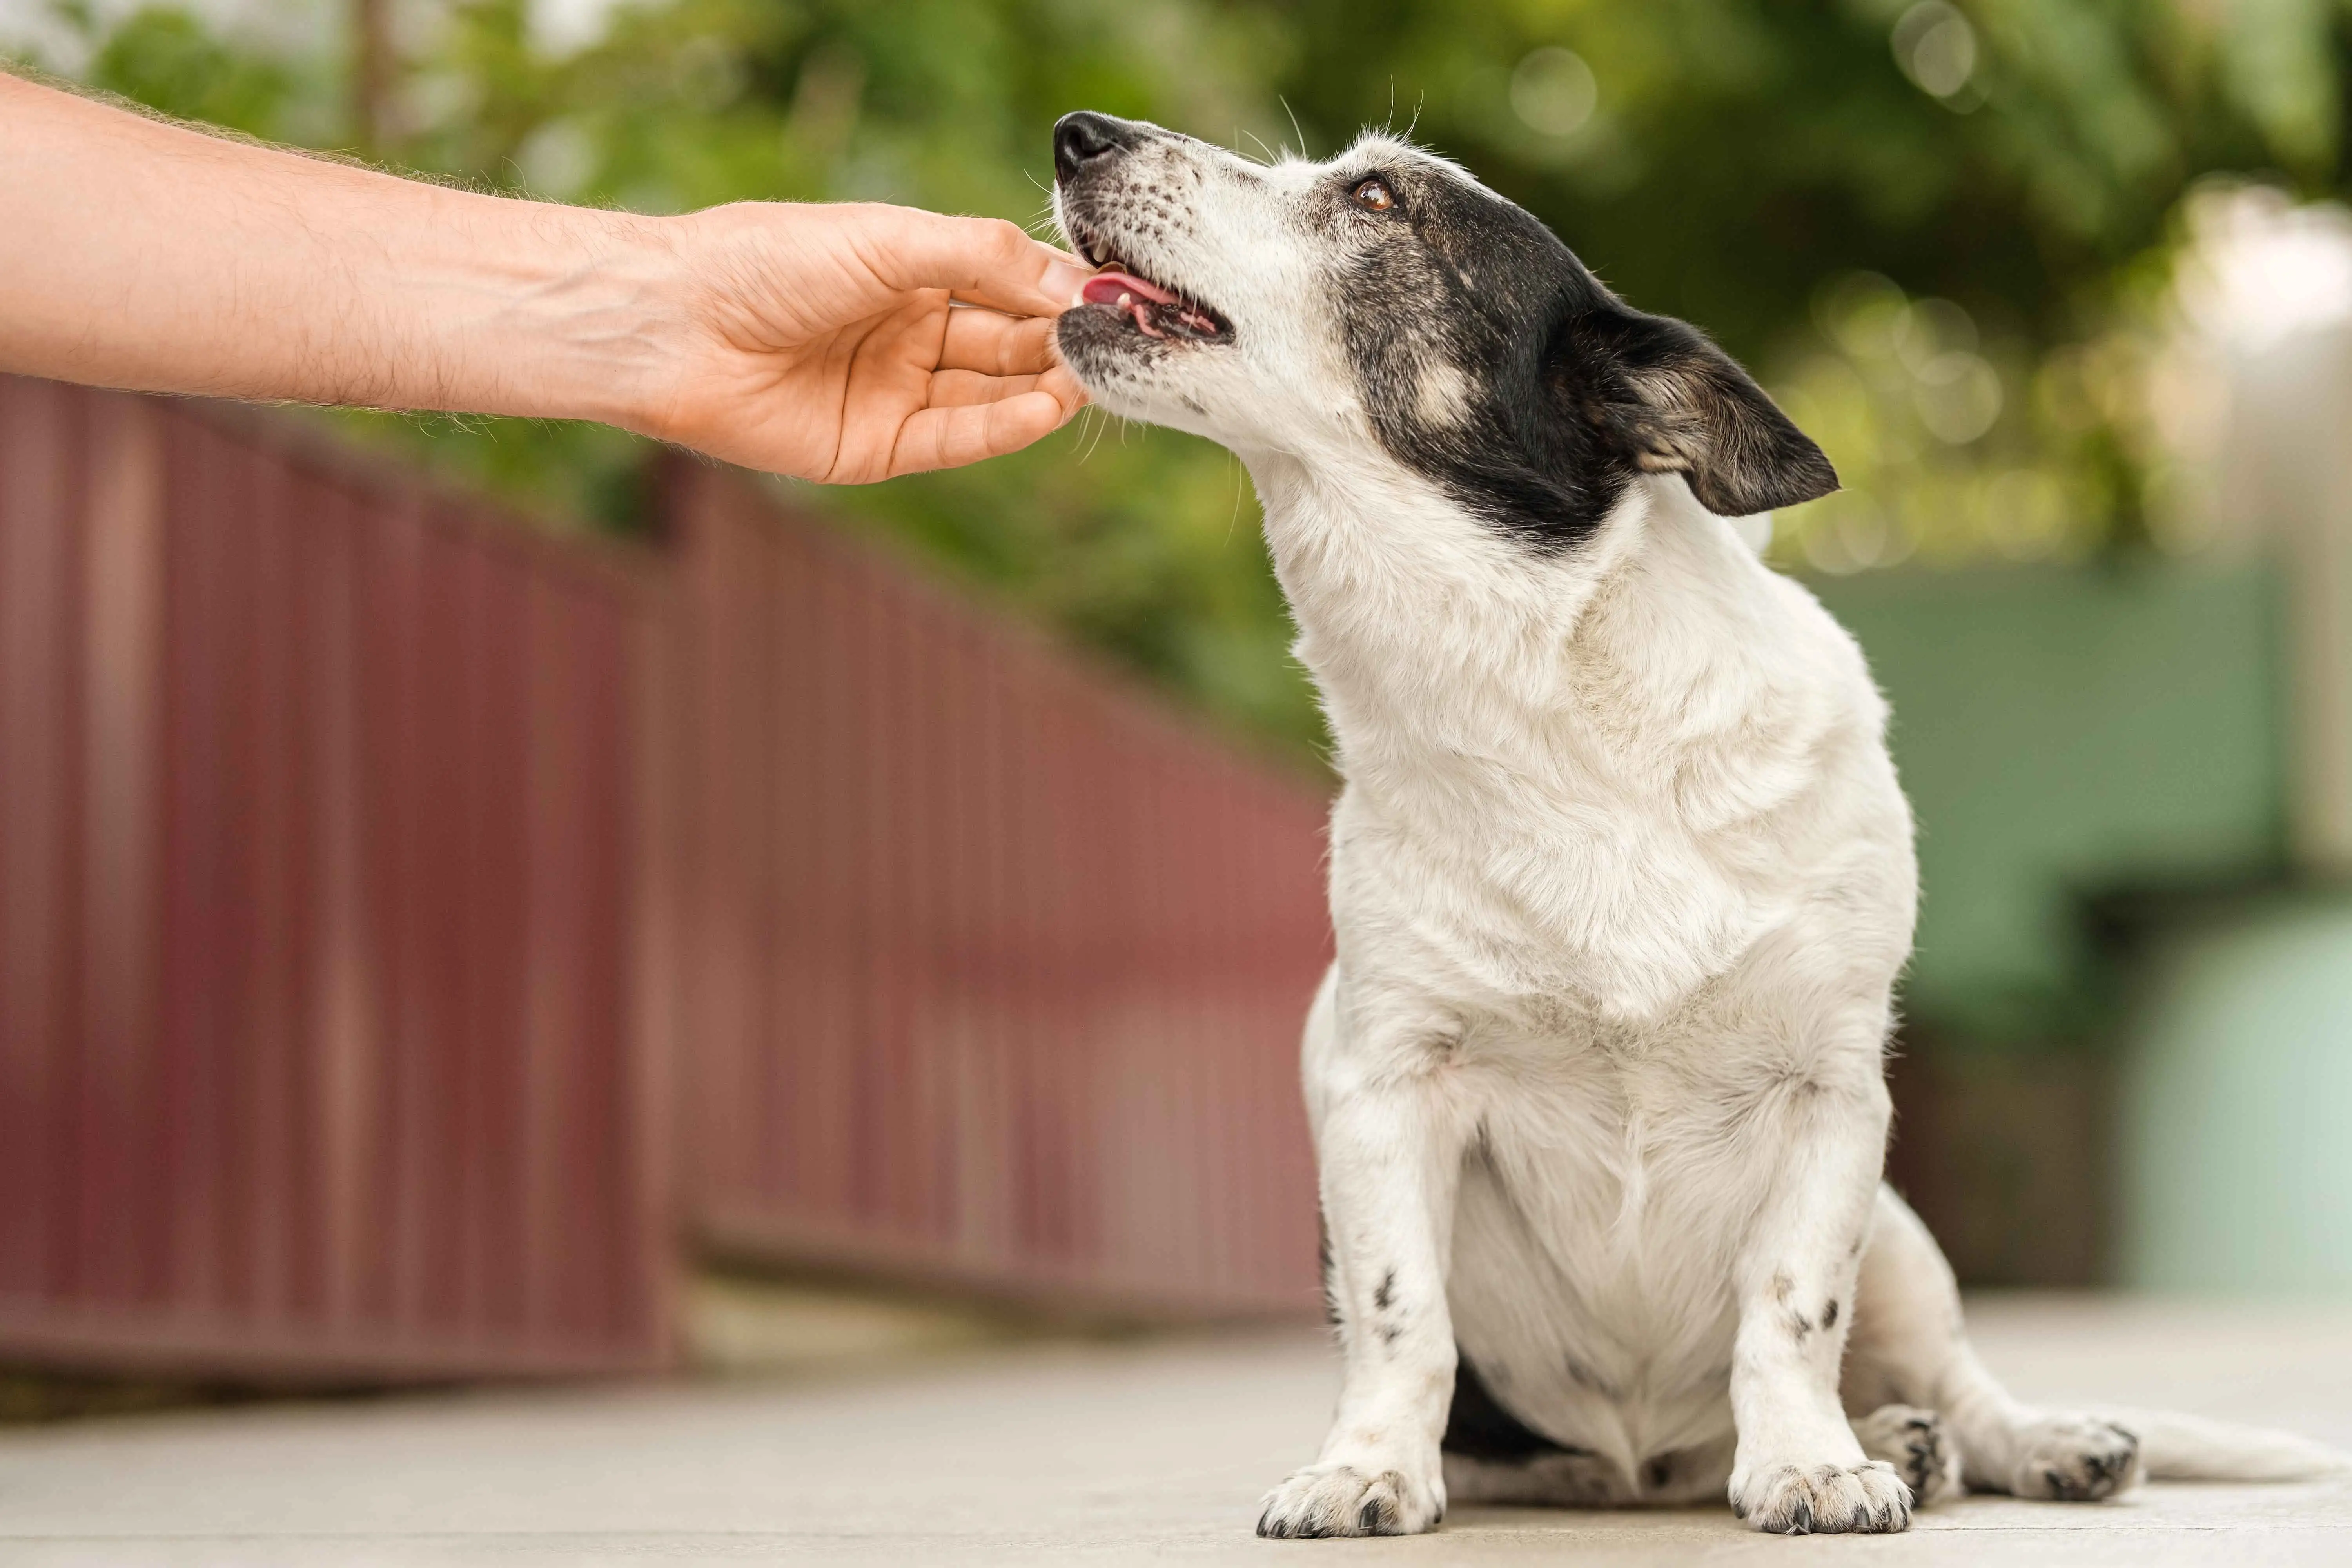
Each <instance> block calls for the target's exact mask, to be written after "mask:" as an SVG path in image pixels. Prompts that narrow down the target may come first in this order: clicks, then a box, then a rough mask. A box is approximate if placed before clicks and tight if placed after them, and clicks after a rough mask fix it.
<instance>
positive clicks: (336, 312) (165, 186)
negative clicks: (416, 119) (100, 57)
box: [0, 75, 1087, 484]
mask: <svg viewBox="0 0 2352 1568" xmlns="http://www.w3.org/2000/svg"><path fill="white" fill-rule="evenodd" d="M0 169H5V171H6V178H5V182H0V370H11V371H16V372H21V373H23V374H31V375H42V376H49V377H53V378H56V379H58V380H64V381H75V382H82V383H87V384H94V385H103V386H119V387H129V388H134V389H137V390H141V391H149V392H177V393H194V394H204V395H214V396H224V397H243V398H257V399H272V400H286V401H292V402H302V403H321V404H346V405H362V406H368V407H376V408H412V409H448V410H453V411H464V412H468V413H477V414H511V415H527V416H540V417H546V418H559V419H593V420H601V421H603V422H604V423H606V424H610V425H617V426H623V427H624V428H626V429H630V430H635V431H638V432H641V433H642V434H645V435H647V436H653V437H658V438H660V439H662V440H665V441H670V442H675V443H677V444H678V445H680V446H684V447H693V448H695V449H697V450H698V451H702V452H707V453H709V454H710V455H711V456H713V457H716V458H724V459H726V460H727V461H730V462H734V463H740V464H742V465H744V466H745V467H748V468H762V469H766V470H769V471H771V472H774V473H780V474H790V475H794V476H797V477H799V478H802V479H819V480H824V481H826V482H829V483H839V484H855V483H861V482H865V481H868V480H874V479H887V478H889V477H891V476H892V475H896V474H906V473H914V472H918V471H920V470H923V469H927V468H953V467H957V466H959V465H961V464H965V463H971V462H977V461H979V460H980V459H982V458H990V457H994V456H997V455H999V454H1001V453H1005V452H1011V451H1014V450H1017V449H1019V448H1020V447H1025V446H1027V445H1029V444H1030V443H1031V442H1033V441H1034V440H1036V439H1037V438H1038V437H1042V436H1045V435H1046V434H1047V433H1048V432H1050V431H1052V430H1054V429H1055V428H1057V427H1058V426H1061V425H1062V424H1063V422H1064V421H1066V420H1067V419H1068V418H1069V417H1070V416H1071V415H1072V414H1074V413H1076V411H1077V409H1078V408H1079V406H1080V405H1082V404H1083V403H1084V402H1085V394H1084V393H1082V392H1081V391H1080V390H1079V388H1078V384H1077V383H1076V380H1075V379H1074V378H1073V377H1072V376H1071V375H1070V374H1069V372H1068V371H1067V370H1066V369H1065V368H1063V367H1062V366H1061V364H1060V363H1058V362H1057V361H1056V360H1055V357H1054V352H1053V327H1054V322H1053V318H1054V317H1055V316H1056V315H1058V314H1059V313H1060V312H1061V311H1062V310H1064V309H1065V308H1066V307H1067V306H1068V305H1069V304H1070V303H1071V302H1072V301H1073V300H1075V299H1076V296H1077V293H1078V290H1079V289H1080V288H1081V287H1082V286H1083V284H1084V282H1085V280H1086V278H1087V271H1086V269H1085V268H1082V267H1080V266H1079V265H1078V264H1077V263H1076V262H1075V261H1073V260H1072V259H1071V258H1069V257H1068V256H1066V255H1065V254H1064V253H1063V252H1061V251H1058V250H1055V249H1054V248H1053V247H1050V246H1046V245H1042V244H1040V243H1038V242H1037V241H1035V240H1034V239H1032V238H1030V237H1028V236H1027V235H1026V234H1024V232H1022V230H1021V229H1020V228H1018V227H1017V226H1014V225H1013V224H1009V223H1003V222H998V221H993V220H990V219H984V218H973V217H950V216H940V215H939V214H935V213H928V212H921V211H917V210H914V209H911V208H907V207H896V206H886V205H871V204H866V205H794V204H783V203H768V202H753V203H741V204H738V205H731V206H723V207H714V208H711V209H709V211H705V212H699V213H692V214H688V215H686V216H677V217H643V216H635V215H631V214H626V213H614V212H604V211H596V210H592V209H588V208H583V207H569V206H559V205H551V204H547V203H541V202H531V201H522V200H515V199H510V198H506V197H499V196H488V195H478V194H476V193H473V192H468V191H460V190H453V189H449V188H447V187H446V186H441V185H434V184H423V183H420V182H417V181H412V180H404V179H399V178H396V177H394V176H393V175H389V174H380V173H377V172H375V171H373V170H370V169H365V168H361V167H358V166H355V165H352V164H349V163H336V162H332V161H329V160H325V159H320V158H313V157H308V156H305V155H303V154H300V153H289V152H284V151H280V150H278V149H274V148H268V147H263V146H257V145H254V144H251V143H248V142H236V141H230V140H226V139H224V138H221V137H216V136H211V135H206V134H204V133H203V132H199V131H195V130H192V129H189V128H186V127H183V126H179V125H173V124H170V123H166V122H163V121H154V120H150V119H147V118H144V117H142V116H140V115H137V114H132V113H129V112H126V111H124V110H119V109H114V108H111V107H109V106H107V105H105V104H101V103H97V102H93V101H90V100H86V99H82V98H79V97H76V96H74V95H73V94H70V93H67V92H62V91H58V90H57V89H51V88H47V87H44V86H41V85H39V84H37V83H34V82H30V81H26V80H23V79H17V78H13V77H8V76H5V75H0Z"/></svg>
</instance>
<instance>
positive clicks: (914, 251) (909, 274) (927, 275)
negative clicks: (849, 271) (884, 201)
mask: <svg viewBox="0 0 2352 1568" xmlns="http://www.w3.org/2000/svg"><path fill="white" fill-rule="evenodd" d="M845 216H846V217H847V218H848V220H849V221H850V222H851V224H852V225H853V227H852V230H851V242H852V244H854V245H855V246H856V248H857V252H858V256H859V258H860V259H861V260H863V261H864V262H865V263H866V268H867V269H868V270H869V271H871V272H872V273H873V274H874V276H875V277H876V278H877V279H881V280H882V282H883V283H884V284H886V285H887V286H888V287H890V288H893V289H947V290H949V291H950V293H952V294H953V295H954V296H955V298H957V299H959V300H966V301H969V302H971V303H972V304H977V305H986V306H988V307H989V308H990V309H992V310H1003V311H1006V312H1007V313H1009V314H1012V315H1015V316H1056V315H1059V314H1061V313H1062V312H1063V311H1064V310H1068V309H1069V308H1070V306H1071V305H1072V304H1074V303H1075V302H1076V300H1077V298H1078V290H1079V289H1083V288H1085V287H1086V281H1087V278H1089V277H1090V276H1092V274H1091V273H1089V272H1088V271H1087V268H1084V267H1081V266H1080V265H1079V264H1078V263H1077V261H1076V259H1075V258H1072V257H1071V256H1070V255H1069V254H1068V253H1066V252H1065V251H1060V250H1056V249H1055V248H1054V247H1052V246H1050V245H1046V244H1045V243H1043V242H1042V241H1039V240H1034V239H1032V238H1030V237H1029V236H1028V235H1027V234H1026V233H1025V232H1024V231H1023V230H1022V228H1021V227H1020V226H1018V225H1016V224H1010V223H1006V222H1004V221H1003V219H1001V218H983V217H949V216H944V215H942V214H940V213H927V212H921V211H919V210H917V209H916V208H913V207H888V206H862V207H857V208H853V209H847V210H846V211H845Z"/></svg>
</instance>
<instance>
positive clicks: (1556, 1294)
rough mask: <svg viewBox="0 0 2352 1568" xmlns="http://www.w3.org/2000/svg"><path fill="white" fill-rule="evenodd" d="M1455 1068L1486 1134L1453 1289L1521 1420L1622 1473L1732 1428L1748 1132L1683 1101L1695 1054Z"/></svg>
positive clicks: (1457, 1228)
mask: <svg viewBox="0 0 2352 1568" xmlns="http://www.w3.org/2000/svg"><path fill="white" fill-rule="evenodd" d="M1488 1055H1489V1061H1488V1062H1487V1063H1486V1064H1483V1065H1482V1064H1480V1063H1479V1062H1477V1061H1476V1060H1475V1053H1474V1059H1473V1060H1472V1061H1471V1062H1469V1063H1466V1064H1465V1074H1464V1078H1465V1080H1466V1081H1465V1085H1464V1087H1465V1089H1466V1090H1468V1091H1469V1092H1472V1093H1475V1094H1476V1095H1477V1097H1478V1099H1479V1100H1480V1102H1481V1113H1480V1114H1481V1121H1480V1125H1481V1127H1482V1129H1483V1134H1482V1136H1481V1137H1480V1139H1479V1140H1478V1141H1477V1142H1476V1144H1475V1146H1474V1147H1473V1149H1472V1151H1471V1152H1470V1154H1469V1156H1468V1158H1467V1161H1466V1163H1465V1169H1464V1172H1463V1180H1462V1187H1461V1193H1460V1197H1459V1199H1458V1201H1457V1205H1456V1212H1455V1222H1454V1244H1453V1265H1452V1271H1451V1279H1450V1283H1449V1287H1448V1290H1447V1296H1448V1299H1449V1301H1450V1303H1451V1306H1452V1310H1453V1314H1454V1328H1455V1333H1456V1337H1457V1339H1458V1340H1459V1342H1461V1344H1462V1347H1463V1349H1464V1350H1465V1352H1467V1353H1468V1354H1470V1355H1471V1356H1472V1357H1473V1358H1474V1359H1475V1360H1476V1362H1477V1363H1478V1364H1479V1365H1480V1366H1481V1367H1482V1368H1486V1369H1488V1371H1489V1373H1490V1375H1491V1376H1492V1377H1493V1378H1494V1379H1495V1380H1496V1383H1497V1384H1498V1386H1497V1387H1496V1390H1495V1392H1496V1394H1497V1395H1498V1396H1500V1397H1501V1398H1502V1399H1503V1400H1504V1401H1505V1402H1506V1403H1507V1405H1508V1406H1509V1408H1511V1409H1512V1410H1513V1411H1514V1412H1515V1413H1517V1415H1520V1416H1521V1417H1522V1418H1523V1419H1526V1420H1528V1421H1529V1422H1530V1423H1531V1424H1533V1425H1534V1426H1537V1428H1538V1430H1540V1431H1543V1432H1544V1433H1545V1434H1546V1435H1547V1436H1552V1437H1553V1438H1555V1439H1556V1440H1558V1441H1561V1442H1564V1443H1570V1444H1572V1445H1573V1446H1575V1447H1585V1448H1591V1449H1594V1450H1596V1451H1598V1452H1601V1453H1602V1454H1604V1455H1607V1456H1609V1457H1610V1458H1613V1459H1616V1460H1618V1461H1619V1463H1620V1465H1621V1466H1622V1468H1624V1469H1625V1470H1626V1472H1627V1473H1629V1474H1630V1473H1632V1471H1633V1468H1634V1467H1636V1466H1637V1465H1638V1464H1639V1463H1640V1462H1641V1460H1642V1459H1643V1458H1644V1457H1646V1456H1649V1455H1652V1454H1656V1453H1659V1452H1662V1451H1666V1450H1672V1449H1685V1448H1692V1447H1700V1446H1702V1445H1704V1444H1706V1443H1707V1442H1709V1441H1711V1440H1713V1439H1715V1438H1717V1437H1718V1436H1720V1435H1721V1434H1722V1433H1723V1432H1725V1431H1727V1430H1728V1426H1729V1422H1730V1411H1729V1406H1728V1403H1727V1380H1728V1368H1729V1362H1730V1352H1731V1343H1732V1336H1733V1333H1734V1331H1735V1328H1736V1321H1737V1315H1736V1310H1735V1302H1734V1299H1733V1296H1732V1292H1731V1290H1730V1288H1729V1281H1728V1279H1727V1275H1726V1270H1725V1268H1724V1260H1725V1259H1726V1258H1728V1257H1730V1256H1732V1255H1733V1253H1734V1252H1735V1250H1736V1247H1737V1240H1738V1230H1739V1228H1740V1227H1741V1226H1742V1225H1743V1224H1744V1223H1745V1218H1746V1215H1747V1214H1748V1212H1749V1210H1750V1208H1751V1206H1752V1202H1753V1199H1754V1197H1755V1195H1756V1194H1753V1193H1752V1192H1751V1191H1749V1190H1748V1189H1749V1188H1751V1187H1752V1185H1753V1173H1754V1172H1755V1171H1756V1170H1757V1169H1758V1168H1759V1164H1760V1162H1759V1160H1758V1158H1757V1151H1756V1150H1755V1149H1754V1148H1753V1147H1751V1146H1750V1138H1751V1136H1752V1135H1751V1134H1749V1133H1748V1132H1746V1131H1743V1130H1741V1129H1740V1128H1739V1127H1738V1124H1737V1119H1736V1118H1735V1119H1730V1120H1729V1121H1728V1123H1727V1119H1726V1118H1725V1117H1723V1116H1722V1115H1720V1114H1718V1112H1719V1110H1720V1109H1721V1105H1722V1101H1721V1100H1717V1099H1714V1098H1713V1097H1711V1096H1693V1095H1691V1094H1690V1093H1689V1092H1688V1089H1689V1087H1690V1085H1691V1084H1692V1083H1693V1082H1694V1081H1696V1080H1700V1079H1706V1077H1708V1076H1709V1075H1708V1073H1707V1072H1706V1068H1705V1066H1704V1064H1696V1063H1692V1062H1689V1061H1685V1060H1677V1059H1675V1056H1674V1052H1673V1049H1672V1048H1671V1047H1668V1048H1666V1049H1664V1050H1663V1051H1661V1052H1660V1053H1659V1054H1657V1055H1655V1056H1651V1057H1643V1056H1642V1055H1641V1054H1640V1053H1639V1051H1638V1048H1636V1049H1635V1050H1633V1051H1632V1052H1628V1051H1625V1050H1620V1049H1612V1048H1610V1047H1602V1046H1599V1045H1592V1044H1581V1045H1580V1044H1573V1043H1565V1042H1557V1041H1555V1042H1549V1043H1541V1044H1538V1043H1535V1042H1528V1043H1525V1044H1517V1045H1514V1046H1512V1047H1508V1048H1507V1049H1500V1050H1490V1052H1489V1053H1488Z"/></svg>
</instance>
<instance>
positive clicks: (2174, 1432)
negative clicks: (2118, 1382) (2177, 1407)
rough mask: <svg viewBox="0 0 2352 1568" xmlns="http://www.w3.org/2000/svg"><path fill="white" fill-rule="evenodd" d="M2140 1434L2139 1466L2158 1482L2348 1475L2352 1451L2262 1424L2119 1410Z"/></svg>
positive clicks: (2118, 1419) (2123, 1421) (2124, 1421)
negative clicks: (2272, 1428) (2233, 1422)
mask: <svg viewBox="0 0 2352 1568" xmlns="http://www.w3.org/2000/svg"><path fill="white" fill-rule="evenodd" d="M2115 1420H2116V1422H2117V1423H2118V1424H2119V1425H2121V1426H2124V1427H2125V1428H2126V1430H2128V1431H2130V1432H2132V1433H2134V1434H2136V1435H2137V1436H2138V1438H2139V1458H2140V1464H2141V1466H2142V1467H2143V1468H2144V1469H2145V1470H2146V1472H2147V1477H2148V1479H2150V1480H2158V1481H2305V1480H2312V1479H2316V1478H2318V1477H2322V1476H2341V1475H2352V1454H2347V1453H2346V1452H2344V1450H2342V1449H2340V1448H2331V1447H2328V1446H2327V1445H2326V1444H2325V1443H2315V1442H2313V1441H2312V1440H2311V1439H2310V1438H2308V1437H2298V1436H2294V1434H2293V1433H2289V1432H2272V1431H2267V1430H2265V1429H2263V1428H2262V1427H2260V1426H2234V1425H2232V1424H2231V1423H2230V1422H2227V1421H2208V1420H2206V1419H2205V1418H2204V1417H2202V1416H2199V1415H2173V1414H2171V1413H2170V1412H2168V1411H2159V1410H2121V1411H2117V1412H2116V1413H2115Z"/></svg>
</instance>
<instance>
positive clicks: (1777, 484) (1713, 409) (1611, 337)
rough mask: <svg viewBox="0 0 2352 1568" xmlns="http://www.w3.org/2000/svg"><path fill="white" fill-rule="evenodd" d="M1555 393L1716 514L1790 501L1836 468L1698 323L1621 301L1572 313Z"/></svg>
mask: <svg viewBox="0 0 2352 1568" xmlns="http://www.w3.org/2000/svg"><path fill="white" fill-rule="evenodd" d="M1552 370H1553V374H1554V375H1555V376H1556V377H1557V378H1558V381H1559V386H1560V390H1561V391H1562V392H1563V393H1564V394H1565V395H1568V396H1569V397H1570V399H1572V400H1573V401H1574V403H1575V404H1576V405H1578V408H1579V412H1580V414H1581V416H1582V417H1584V418H1586V419H1589V420H1591V422H1592V423H1593V425H1594V426H1597V427H1598V430H1599V433H1600V435H1601V439H1602V440H1604V441H1605V442H1607V443H1609V444H1610V445H1611V446H1613V447H1616V448H1617V449H1618V450H1620V451H1622V453H1624V455H1625V456H1626V457H1628V458H1631V459H1632V460H1633V463H1634V464H1635V466H1637V467H1639V468H1644V469H1646V470H1648V471H1649V472H1652V473H1677V474H1681V475H1682V476H1683V477H1684V478H1685V479H1687V480H1688V481H1689V483H1690V488H1691V493H1692V494H1693V495H1695V496H1696V497H1697V498H1698V503H1699V505H1701V506H1703V507H1705V508H1706V510H1709V511H1711V512H1714V513H1716V514H1717V515H1718V516H1721V517H1747V516H1749V515H1751V514H1753V513H1756V512H1759V511H1770V510H1772V509H1773V508H1775V507H1783V506H1794V505H1796V504H1797V503H1798V502H1799V501H1808V500H1813V499H1815V498H1816V497H1819V496H1825V495H1827V494H1829V493H1830V492H1831V491H1832V490H1833V489H1837V488H1838V477H1837V470H1836V469H1835V468H1832V467H1831V466H1830V460H1829V458H1826V457H1824V456H1822V449H1821V448H1820V447H1817V446H1815V445H1813V443H1812V441H1811V438H1810V437H1807V436H1806V435H1805V433H1804V432H1803V431H1801V430H1800V429H1798V428H1797V427H1796V426H1795V425H1793V424H1791V423H1790V420H1789V416H1787V415H1785V414H1783V413H1781V412H1780V407H1779V405H1776V404H1775V403H1774V402H1773V401H1772V400H1771V398H1769V397H1768V396H1766V395H1765V393H1764V389H1763V388H1762V387H1760V386H1759V385H1757V384H1756V383H1755V382H1754V381H1753V380H1751V379H1750V378H1749V376H1748V373H1747V372H1746V371H1744V370H1742V369H1740V368H1739V366H1738V363H1736V362H1734V361H1733V359H1732V357H1731V356H1730V355H1729V354H1727V353H1724V352H1723V351H1722V350H1721V349H1719V348H1717V347H1716V346H1715V344H1714V343H1712V342H1709V341H1708V340H1707V338H1706V334H1705V333H1703V332H1701V331H1699V330H1698V329H1697V328H1696V327H1693V326H1690V325H1689V324H1687V323H1685V322H1683V321H1675V320H1674V319H1673V318H1672V317H1670V316H1651V315H1644V314H1643V313H1642V312H1641V311H1639V310H1628V309H1626V308H1624V307H1622V306H1612V307H1604V308H1602V309H1601V310H1591V311H1588V312H1586V313H1584V314H1581V315H1579V316H1576V317H1574V318H1571V319H1570V321H1568V322H1566V323H1565V324H1564V327H1563V329H1562V331H1561V332H1560V334H1559V340H1558V341H1557V342H1555V343H1554V344H1553V351H1552Z"/></svg>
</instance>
